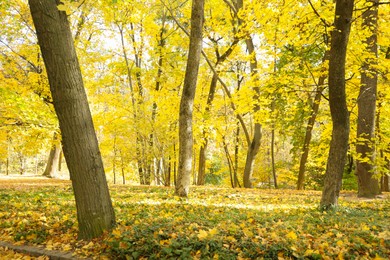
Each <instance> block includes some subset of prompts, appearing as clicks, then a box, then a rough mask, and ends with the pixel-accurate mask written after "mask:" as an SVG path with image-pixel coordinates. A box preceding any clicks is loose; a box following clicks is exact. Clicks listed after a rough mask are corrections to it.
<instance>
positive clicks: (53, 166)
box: [43, 137, 62, 178]
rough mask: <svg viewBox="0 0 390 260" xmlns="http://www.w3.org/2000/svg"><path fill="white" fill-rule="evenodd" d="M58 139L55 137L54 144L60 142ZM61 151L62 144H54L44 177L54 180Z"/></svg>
mask: <svg viewBox="0 0 390 260" xmlns="http://www.w3.org/2000/svg"><path fill="white" fill-rule="evenodd" d="M56 139H57V138H56V137H55V139H54V142H58V141H57V140H56ZM61 149H62V148H61V144H59V143H54V144H53V145H52V147H51V149H50V154H49V158H48V159H47V164H46V168H45V171H44V172H43V176H46V177H50V178H54V177H55V176H56V173H57V169H58V163H59V159H60V153H61Z"/></svg>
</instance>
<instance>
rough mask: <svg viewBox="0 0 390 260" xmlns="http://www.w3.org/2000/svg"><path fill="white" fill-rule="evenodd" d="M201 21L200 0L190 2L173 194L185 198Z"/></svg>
mask: <svg viewBox="0 0 390 260" xmlns="http://www.w3.org/2000/svg"><path fill="white" fill-rule="evenodd" d="M203 20H204V0H193V2H192V11H191V34H190V47H189V51H188V59H187V67H186V74H185V77H184V86H183V94H182V97H181V100H180V114H179V169H178V175H177V180H176V188H175V193H176V194H177V195H179V196H182V197H186V196H188V192H189V185H190V179H191V173H192V153H193V135H192V113H193V103H194V98H195V90H196V83H197V77H198V70H199V62H200V55H201V51H202V29H203V22H204V21H203Z"/></svg>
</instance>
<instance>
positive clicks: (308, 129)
mask: <svg viewBox="0 0 390 260" xmlns="http://www.w3.org/2000/svg"><path fill="white" fill-rule="evenodd" d="M325 79H326V77H325V76H321V77H320V78H319V80H318V86H317V91H316V95H315V97H314V103H313V108H312V109H313V110H312V112H311V116H310V118H309V120H308V122H307V125H306V133H305V140H304V143H303V152H302V156H301V160H300V162H299V173H298V182H297V189H298V190H303V189H304V187H305V171H306V163H307V158H308V157H309V147H310V142H311V137H312V132H313V127H314V123H315V122H316V118H317V115H318V111H319V108H320V102H321V97H322V92H323V91H324V89H325V85H324V83H325Z"/></svg>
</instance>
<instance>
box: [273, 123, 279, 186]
mask: <svg viewBox="0 0 390 260" xmlns="http://www.w3.org/2000/svg"><path fill="white" fill-rule="evenodd" d="M271 168H272V176H273V178H274V187H275V189H277V188H278V180H277V176H276V170H275V125H274V126H273V128H272V130H271Z"/></svg>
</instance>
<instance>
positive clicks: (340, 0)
mask: <svg viewBox="0 0 390 260" xmlns="http://www.w3.org/2000/svg"><path fill="white" fill-rule="evenodd" d="M353 6H354V0H337V1H336V11H335V18H334V29H333V30H332V33H331V46H330V51H329V76H328V78H329V79H328V85H329V105H330V113H331V116H332V122H333V128H332V140H331V142H330V150H329V156H328V162H327V166H326V173H325V180H324V187H323V190H322V198H321V203H320V206H321V208H323V209H325V210H326V209H329V208H331V207H333V206H337V204H338V197H339V194H340V189H341V181H342V177H343V171H344V165H345V162H346V158H347V150H348V140H349V112H348V109H347V102H346V93H345V62H346V56H347V55H346V54H347V45H348V39H349V33H350V30H351V22H352V12H353Z"/></svg>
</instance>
